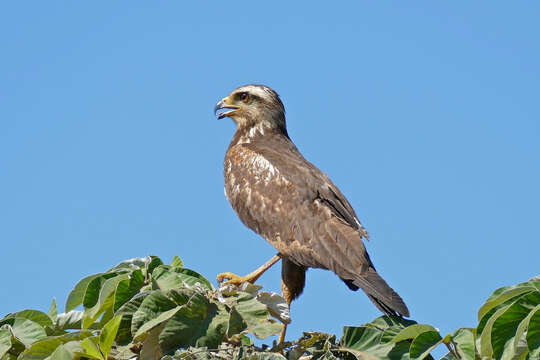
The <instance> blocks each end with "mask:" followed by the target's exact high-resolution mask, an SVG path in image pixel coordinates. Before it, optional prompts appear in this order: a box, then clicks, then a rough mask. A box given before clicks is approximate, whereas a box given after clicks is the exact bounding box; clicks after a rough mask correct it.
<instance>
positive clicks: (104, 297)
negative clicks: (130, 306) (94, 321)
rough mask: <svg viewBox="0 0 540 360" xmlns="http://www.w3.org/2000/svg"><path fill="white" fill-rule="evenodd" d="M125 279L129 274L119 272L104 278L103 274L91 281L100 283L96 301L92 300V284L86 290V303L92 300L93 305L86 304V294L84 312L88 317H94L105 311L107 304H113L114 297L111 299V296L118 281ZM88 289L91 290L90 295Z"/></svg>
mask: <svg viewBox="0 0 540 360" xmlns="http://www.w3.org/2000/svg"><path fill="white" fill-rule="evenodd" d="M126 279H129V274H120V275H117V276H112V277H110V278H105V276H103V277H101V278H97V279H94V280H93V281H92V283H94V284H100V285H101V286H100V288H99V296H98V298H97V301H95V302H93V297H94V294H93V290H94V287H93V286H92V284H90V285H89V286H88V291H87V296H88V304H90V303H91V302H93V303H94V305H93V306H91V307H90V306H87V296H85V301H84V303H85V308H86V310H85V313H86V314H87V315H88V316H89V317H93V318H95V316H96V315H98V314H100V313H102V312H104V311H106V310H107V308H108V307H109V306H112V305H113V304H114V299H112V298H111V297H112V296H114V293H115V291H116V287H117V286H118V283H119V282H121V281H122V280H126ZM90 291H92V295H90ZM90 298H92V300H91V299H90Z"/></svg>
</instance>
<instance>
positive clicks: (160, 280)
mask: <svg viewBox="0 0 540 360" xmlns="http://www.w3.org/2000/svg"><path fill="white" fill-rule="evenodd" d="M152 279H153V282H154V283H155V285H156V286H157V287H158V288H159V289H161V290H169V289H179V288H183V287H186V285H187V286H189V287H193V286H195V284H197V283H199V284H200V285H201V286H202V287H203V288H205V289H207V290H213V289H214V288H213V286H212V284H211V283H210V281H208V280H207V279H206V278H205V277H204V276H202V275H201V274H199V273H197V272H195V271H193V270H190V269H186V268H177V267H170V266H168V265H160V266H158V267H157V268H156V269H155V270H154V272H153V273H152Z"/></svg>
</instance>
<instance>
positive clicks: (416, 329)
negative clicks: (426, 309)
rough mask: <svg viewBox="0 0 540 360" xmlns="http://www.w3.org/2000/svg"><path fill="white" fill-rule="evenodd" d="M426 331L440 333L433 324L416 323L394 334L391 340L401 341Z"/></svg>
mask: <svg viewBox="0 0 540 360" xmlns="http://www.w3.org/2000/svg"><path fill="white" fill-rule="evenodd" d="M426 331H432V332H433V331H434V332H437V333H438V331H437V329H435V328H434V327H433V326H431V325H421V324H414V325H411V326H408V327H406V328H405V329H403V330H401V331H400V332H399V333H397V335H396V336H394V338H393V339H392V340H391V342H400V341H403V340H409V339H414V338H415V337H417V336H418V335H420V334H421V333H423V332H426Z"/></svg>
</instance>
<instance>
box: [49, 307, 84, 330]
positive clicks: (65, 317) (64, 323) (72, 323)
mask: <svg viewBox="0 0 540 360" xmlns="http://www.w3.org/2000/svg"><path fill="white" fill-rule="evenodd" d="M82 317H83V312H82V311H79V310H71V311H70V312H67V313H62V314H58V315H57V317H56V324H55V325H56V328H57V329H59V330H68V329H73V330H75V329H81V320H82Z"/></svg>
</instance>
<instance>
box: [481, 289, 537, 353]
mask: <svg viewBox="0 0 540 360" xmlns="http://www.w3.org/2000/svg"><path fill="white" fill-rule="evenodd" d="M538 304H540V292H537V291H534V292H530V293H527V294H524V295H522V296H521V297H519V298H518V299H517V300H516V301H515V302H514V303H513V304H512V305H510V306H509V307H508V308H507V310H506V311H505V312H504V313H503V314H501V315H500V316H499V317H498V318H497V319H496V320H495V322H494V323H493V327H492V330H491V345H492V347H493V356H494V357H495V358H497V359H499V358H501V356H502V354H503V352H505V353H506V356H507V357H513V355H510V354H511V353H513V349H514V343H515V342H514V337H515V335H516V333H517V329H518V327H519V324H520V323H521V321H522V320H523V319H525V318H526V317H527V315H529V313H530V312H531V310H533V309H534V308H535V306H536V305H538ZM518 341H519V339H518ZM506 348H507V349H506ZM505 350H506V351H505Z"/></svg>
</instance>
